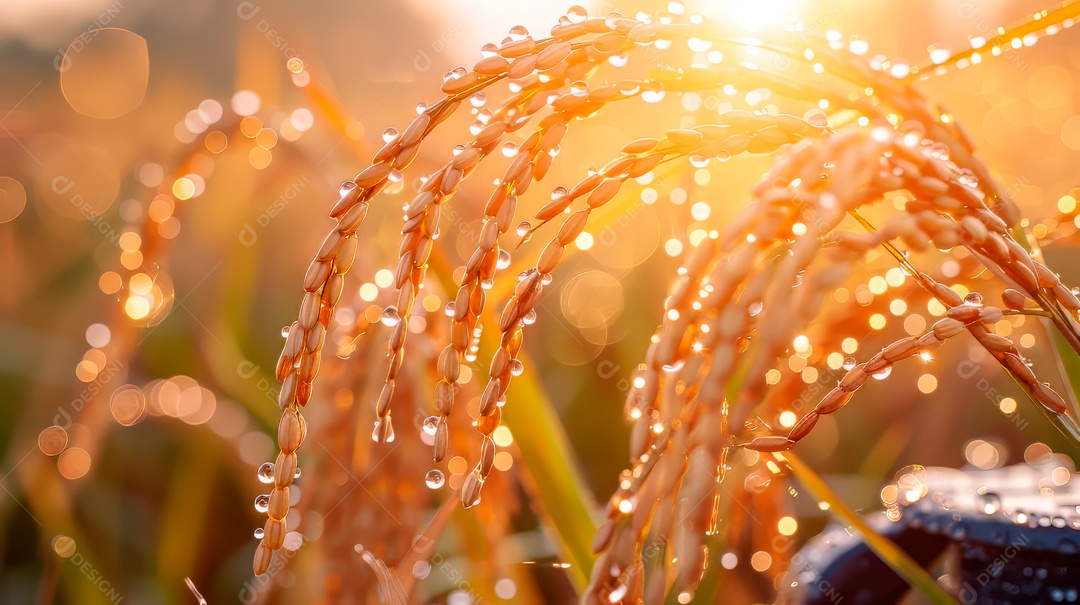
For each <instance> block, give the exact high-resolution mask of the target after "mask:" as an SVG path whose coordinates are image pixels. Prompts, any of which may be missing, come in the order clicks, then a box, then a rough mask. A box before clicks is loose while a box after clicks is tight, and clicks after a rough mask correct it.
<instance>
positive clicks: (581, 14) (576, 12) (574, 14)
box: [566, 4, 589, 23]
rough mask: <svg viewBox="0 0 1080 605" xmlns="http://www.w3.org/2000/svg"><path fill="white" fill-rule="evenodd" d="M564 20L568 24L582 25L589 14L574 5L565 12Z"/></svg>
mask: <svg viewBox="0 0 1080 605" xmlns="http://www.w3.org/2000/svg"><path fill="white" fill-rule="evenodd" d="M566 18H567V19H569V20H570V23H582V22H583V21H585V20H586V19H588V18H589V13H588V11H586V10H585V9H584V8H582V7H581V6H578V5H576V4H575V5H574V6H571V7H570V10H568V11H566Z"/></svg>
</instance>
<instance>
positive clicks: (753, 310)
mask: <svg viewBox="0 0 1080 605" xmlns="http://www.w3.org/2000/svg"><path fill="white" fill-rule="evenodd" d="M764 308H765V305H763V304H761V301H757V302H752V303H750V306H749V307H747V309H746V310H747V312H748V313H750V317H757V316H758V314H760V313H761V310H762V309H764Z"/></svg>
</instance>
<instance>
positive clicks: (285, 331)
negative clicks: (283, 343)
mask: <svg viewBox="0 0 1080 605" xmlns="http://www.w3.org/2000/svg"><path fill="white" fill-rule="evenodd" d="M290 328H292V326H285V327H284V328H282V329H281V337H282V338H288V337H289V329H290Z"/></svg>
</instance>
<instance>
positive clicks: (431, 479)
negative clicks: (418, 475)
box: [424, 468, 446, 489]
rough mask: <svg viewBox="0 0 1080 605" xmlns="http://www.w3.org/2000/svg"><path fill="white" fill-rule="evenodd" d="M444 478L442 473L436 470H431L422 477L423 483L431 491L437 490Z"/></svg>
mask: <svg viewBox="0 0 1080 605" xmlns="http://www.w3.org/2000/svg"><path fill="white" fill-rule="evenodd" d="M445 481H446V477H444V476H443V474H442V471H440V470H439V469H437V468H433V469H431V470H430V471H428V472H427V475H424V483H426V484H427V486H428V487H430V488H431V489H439V488H440V487H442V486H443V483H445Z"/></svg>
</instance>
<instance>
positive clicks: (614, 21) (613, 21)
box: [604, 12, 625, 29]
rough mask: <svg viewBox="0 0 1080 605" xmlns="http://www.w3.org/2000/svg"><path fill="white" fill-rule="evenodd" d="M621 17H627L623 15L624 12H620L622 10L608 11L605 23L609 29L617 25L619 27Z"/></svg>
mask: <svg viewBox="0 0 1080 605" xmlns="http://www.w3.org/2000/svg"><path fill="white" fill-rule="evenodd" d="M620 19H625V17H623V14H622V13H620V12H612V13H608V15H607V16H606V17H604V25H606V26H607V27H608V29H615V28H616V27H618V25H619V20H620Z"/></svg>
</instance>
